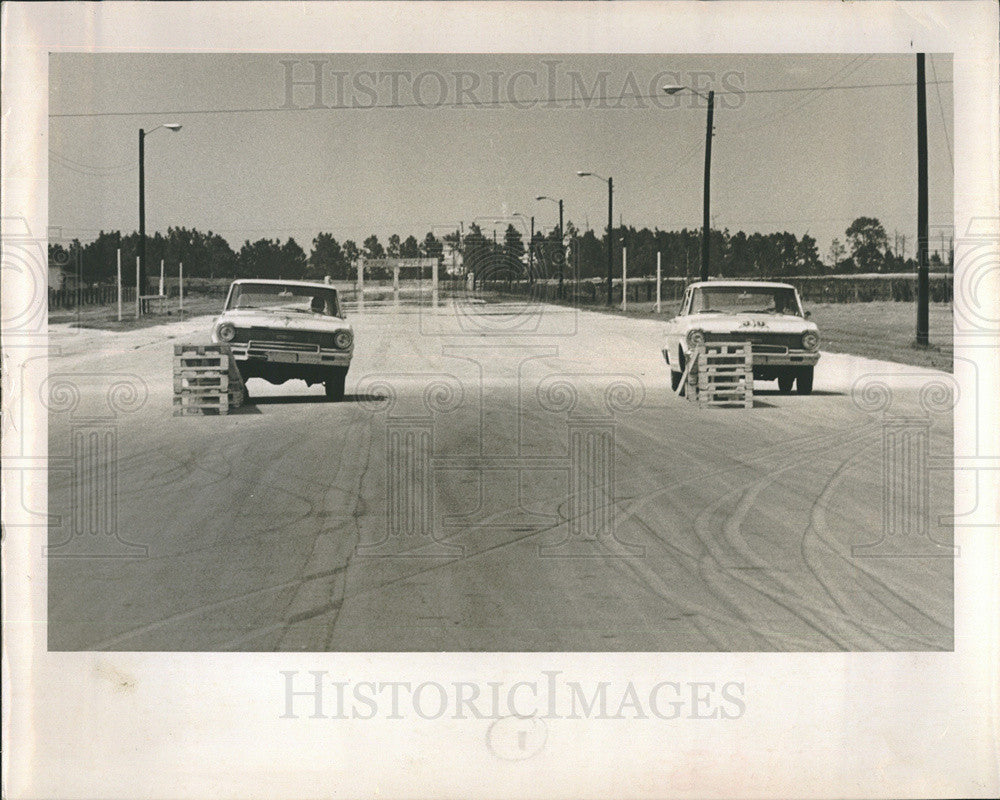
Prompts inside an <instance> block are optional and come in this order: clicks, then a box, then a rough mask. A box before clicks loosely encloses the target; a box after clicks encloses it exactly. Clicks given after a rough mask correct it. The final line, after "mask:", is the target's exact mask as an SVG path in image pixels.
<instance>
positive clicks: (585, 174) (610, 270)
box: [576, 172, 615, 306]
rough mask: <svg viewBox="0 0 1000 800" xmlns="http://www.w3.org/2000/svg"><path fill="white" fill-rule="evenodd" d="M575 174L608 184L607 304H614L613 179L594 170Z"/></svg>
mask: <svg viewBox="0 0 1000 800" xmlns="http://www.w3.org/2000/svg"><path fill="white" fill-rule="evenodd" d="M576 175H577V177H578V178H587V177H590V178H597V179H599V180H602V181H604V182H605V183H606V184H607V185H608V305H609V306H611V305H614V304H613V303H612V301H611V282H612V280H613V279H614V266H613V265H614V257H613V252H614V251H613V245H612V243H611V237H612V231H613V230H614V227H613V226H614V211H613V202H614V200H613V198H614V192H615V190H614V181H613V180H612V178H611V176H610V175H609V176H608V177H607V178H602V177H601V176H600V175H598V174H597V173H595V172H577V173H576Z"/></svg>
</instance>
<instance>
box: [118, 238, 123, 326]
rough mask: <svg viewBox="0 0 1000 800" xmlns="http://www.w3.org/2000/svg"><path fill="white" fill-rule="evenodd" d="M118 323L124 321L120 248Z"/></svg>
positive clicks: (120, 253)
mask: <svg viewBox="0 0 1000 800" xmlns="http://www.w3.org/2000/svg"><path fill="white" fill-rule="evenodd" d="M118 321H119V322H121V321H122V249H121V248H120V247H119V248H118Z"/></svg>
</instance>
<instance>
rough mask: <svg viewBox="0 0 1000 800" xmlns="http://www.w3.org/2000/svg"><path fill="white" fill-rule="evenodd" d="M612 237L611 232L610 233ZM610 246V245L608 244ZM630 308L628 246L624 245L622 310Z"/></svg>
mask: <svg viewBox="0 0 1000 800" xmlns="http://www.w3.org/2000/svg"><path fill="white" fill-rule="evenodd" d="M609 237H610V233H609ZM608 246H609V247H610V245H608ZM627 308H628V248H627V247H624V246H623V247H622V311H625V310H626V309H627Z"/></svg>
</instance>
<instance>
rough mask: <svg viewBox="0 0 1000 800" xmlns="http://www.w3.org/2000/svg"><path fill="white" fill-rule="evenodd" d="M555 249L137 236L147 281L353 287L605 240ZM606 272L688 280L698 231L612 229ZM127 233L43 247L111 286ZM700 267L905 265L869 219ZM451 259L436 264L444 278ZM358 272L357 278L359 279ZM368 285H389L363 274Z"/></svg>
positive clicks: (553, 237)
mask: <svg viewBox="0 0 1000 800" xmlns="http://www.w3.org/2000/svg"><path fill="white" fill-rule="evenodd" d="M562 238H563V241H562V242H560V237H559V231H558V230H555V229H553V230H549V231H544V232H543V231H535V233H534V237H533V238H532V239H531V241H530V242H527V243H526V242H525V236H524V235H523V234H522V232H521V231H520V230H519V229H518V228H516V227H515V226H514V225H508V226H507V228H506V230H504V231H503V232H502V234H500V235H498V232H495V231H494V232H491V234H490V235H489V236H487V235H486V233H485V232H484V231H483V229H482V228H481V227H480V226H479V225H477V224H476V223H472V224H470V225H469V227H468V229H467V230H466V229H461V230H455V231H454V232H452V233H448V234H445V235H443V236H441V237H440V238H439V237H438V236H436V235H435V234H434V233H433V232H428V233H427V234H426V235H424V237H423V238H422V239H418V238H417V237H416V236H413V235H408V236H406V237H405V238H403V237H401V236H400V235H398V234H393V235H391V236H389V238H388V240H387V241H386V243H385V244H384V245H383V244H382V242H381V241H380V240H379V238H378V236H376V235H375V234H372V235H371V236H369V237H367V238H366V239H364V240H363V241H362V242H361V244H360V246H359V245H358V244H357V243H356V242H355V241H353V240H351V239H345V240H344V241H342V242H341V241H338V240H337V239H335V238H334V237H333V235H332V234H330V233H325V232H324V233H319V234H318V235H317V236H316V238H314V239H313V241H312V244H311V248H310V251H309V253H306V251H305V250H304V249H303V248H302V246H301V245H299V243H298V242H296V241H295V239H294V238H291V237H289V238H288V239H287V240H285V241H284V242H282V241H281V240H280V239H266V238H265V239H258V240H257V241H255V242H250V241H249V240H247V241H245V242H244V243H243V245H242V247H240V249H239V250H238V251H236V250H234V249H233V248H232V247H231V246H230V245H229V243H228V242H227V241H226V239H224V238H223V237H222V236H219V235H218V234H216V233H213V232H212V231H208V232H207V233H203V232H201V231H198V230H194V229H190V230H189V229H187V228H168V229H167V234H166V235H165V236H164V235H162V234H161V233H159V232H157V233H155V234H153V235H152V236H147V238H146V259H147V260H146V268H147V272H148V275H149V276H150V278H151V279H155V276H156V275H157V274H158V267H159V263H160V260H161V259H163V260H165V261H166V263H167V264H168V265H170V274H171V275H172V274H174V272H175V271H176V264H177V262H179V261H182V262H183V263H184V274H185V275H186V276H190V277H195V278H237V277H257V278H288V279H302V278H305V279H322V278H323V277H324V276H330V277H331V278H332V279H334V280H354V279H355V277H356V274H357V266H356V265H357V263H358V260H359V258H360V257H362V256H363V257H365V258H366V259H384V258H387V257H388V258H393V257H399V258H436V259H438V260H439V262H441V261H442V260H444V257H445V255H446V252H447V253H448V254H451V253H453V252H457V253H459V254H460V255H461V262H459V259H458V258H456V259H455V263H456V264H457V263H462V264H463V267H462V271H463V272H467V271H472V272H478V273H480V274H484V272H496V273H498V274H501V273H502V274H503V275H504V276H533V277H553V276H560V275H562V276H566V277H569V276H577V275H578V276H579V277H580V278H594V277H604V276H606V275H607V249H606V240H607V236H606V234H604V233H603V232H602V233H601V234H598V233H596V232H595V231H593V230H589V229H588V230H585V231H582V232H581V231H580V230H578V229H577V227H576V226H575V225H574V224H573V222H571V221H570V222H568V223H567V224H566V230H565V233H564V236H563V237H562ZM612 241H613V243H614V245H615V246H614V248H613V251H614V252H613V270H614V275H615V277H617V276H619V275H620V274H621V260H622V254H623V249H624V250H626V251H627V258H628V272H629V274H630V275H635V276H640V275H654V274H655V272H656V261H657V254H658V253H659V254H660V258H661V264H662V270H663V275H664V276H695V275H698V274H699V272H700V268H701V232H700V231H699V230H697V229H687V228H685V229H682V230H680V231H662V230H659V229H653V230H650V229H649V228H641V229H637V228H634V227H630V226H621V227H615V228H614V229H613V230H612ZM138 243H139V236H138V234H137V233H130V234H127V235H124V236H123V235H122V234H121V233H120V232H119V231H111V232H105V231H102V232H101V233H100V234H99V235H98V236H97V238H96V239H94V240H93V241H91V242H88V243H86V244H84V243H81V242H80V241H79V240H78V239H74V240H73V241H72V242H70V243H69V245H68V246H65V245H63V244H62V243H58V242H57V243H50V244H49V264H50V266H68V267H71V268H72V269H73V271H74V272H75V270H76V267H77V264H79V270H80V276H81V279H82V280H83V282H84V283H88V284H92V283H113V282H114V280H115V271H116V266H115V262H116V257H117V251H118V249H119V248H120V249H121V257H122V272H123V279H124V282H125V283H126V284H127V285H130V284H134V275H135V269H134V265H135V259H136V255H137V252H138ZM952 255H953V254H952V253H951V252H948V253H944V254H942V253H938V252H934V253H933V254H932V255H931V256H930V263H931V267H932V268H935V267H937V268H940V267H942V266H945V265H947V264H950V263H951V259H952ZM709 261H710V265H711V272H712V274H718V275H725V276H726V277H749V278H754V277H760V278H764V277H782V276H792V275H827V274H851V273H871V272H912V271H914V270H915V269H916V262H915V261H914V259H913V258H912V257H911V258H906V259H904V258H903V257H902V256H901V255H900V254H898V253H896V252H894V249H893V248H891V247H890V246H889V241H888V236H887V235H886V232H885V229H884V227H883V226H882V224H881V223H880V222H879V221H878V220H877V219H875V218H872V217H859V218H858V219H856V220H854V222H852V223H851V225H850V226H849V227H848V228H847V230H846V231H845V238H844V241H843V242H841V240H840V239H839V238H837V239H834V240H833V243H832V244H831V246H830V249H829V251H828V253H827V254H826V259H825V260H824V259H823V258H821V257H820V254H819V251H818V249H817V244H816V240H815V239H814V238H813V237H811V236H809V234H808V233H807V234H803V235H802V236H801V237H799V236H796V235H795V234H793V233H789V232H787V231H784V232H772V233H750V234H747V233H745V232H744V231H737V232H735V233H731V232H730V231H729V230H727V229H724V230H715V229H713V230H711V231H710V234H709ZM451 263H452V262H451V261H450V260H449V261H448V262H447V263H444V264H443V268H444V270H445V271H447V270H448V269H450V266H451ZM366 274H367V273H366ZM371 277H374V278H379V277H389V276H388V275H384V276H383V275H372V276H371Z"/></svg>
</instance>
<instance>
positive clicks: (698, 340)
mask: <svg viewBox="0 0 1000 800" xmlns="http://www.w3.org/2000/svg"><path fill="white" fill-rule="evenodd" d="M687 343H688V347H690V348H692V349H693V348H695V347H701V346H702V345H703V344H705V332H704V331H700V330H698V329H697V328H695V329H694V330H693V331H688V335H687Z"/></svg>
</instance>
